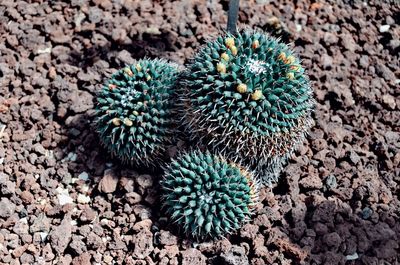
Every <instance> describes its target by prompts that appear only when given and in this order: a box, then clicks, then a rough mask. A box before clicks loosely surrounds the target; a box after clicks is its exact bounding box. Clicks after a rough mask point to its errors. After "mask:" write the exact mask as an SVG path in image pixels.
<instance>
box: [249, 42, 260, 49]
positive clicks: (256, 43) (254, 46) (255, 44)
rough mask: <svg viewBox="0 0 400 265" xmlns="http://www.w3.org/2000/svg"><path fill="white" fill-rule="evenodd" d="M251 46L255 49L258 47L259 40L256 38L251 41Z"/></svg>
mask: <svg viewBox="0 0 400 265" xmlns="http://www.w3.org/2000/svg"><path fill="white" fill-rule="evenodd" d="M251 47H252V48H253V49H254V50H255V49H257V48H258V47H260V42H259V41H258V40H255V41H253V43H252V44H251Z"/></svg>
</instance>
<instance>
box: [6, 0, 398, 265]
mask: <svg viewBox="0 0 400 265" xmlns="http://www.w3.org/2000/svg"><path fill="white" fill-rule="evenodd" d="M30 2H32V3H28V2H24V1H13V0H2V1H0V86H1V90H0V195H1V199H0V264H71V263H72V264H190V265H197V264H242V265H244V264H260V265H261V264H377V265H378V264H379V265H380V264H400V246H399V242H400V220H399V219H400V213H399V209H400V188H399V182H400V176H399V175H400V167H399V164H400V126H399V125H400V124H399V123H400V122H399V120H400V97H399V95H400V88H399V83H400V79H399V78H400V71H399V69H400V68H399V66H400V65H399V64H400V63H399V51H400V40H399V36H400V26H399V24H400V21H399V18H400V6H399V5H398V4H394V2H393V1H392V2H393V3H392V4H390V2H391V1H382V2H386V3H379V2H381V1H367V2H366V3H362V2H361V1H346V2H349V3H346V4H344V3H341V1H338V2H336V1H330V2H325V1H317V2H314V1H310V0H304V1H289V0H282V1H273V0H246V1H241V5H242V6H241V11H240V14H239V20H240V22H241V23H242V25H248V26H249V27H252V28H258V29H263V30H266V31H269V32H271V33H272V34H274V35H275V36H281V37H282V40H284V41H287V42H292V43H294V44H295V45H296V50H297V51H298V52H299V54H300V56H301V57H302V59H303V64H304V66H305V68H307V69H308V71H309V75H310V78H311V80H312V81H313V88H314V90H315V95H316V99H317V106H316V111H315V115H314V116H315V121H316V122H315V123H316V124H315V126H314V127H313V129H312V131H311V133H310V136H309V137H308V139H307V141H306V142H305V144H304V145H303V146H302V147H301V148H300V150H299V151H298V152H296V154H295V155H294V156H293V157H292V158H291V159H290V161H289V165H288V166H287V167H286V168H285V170H284V172H283V176H282V181H281V182H280V183H279V184H278V185H276V186H275V187H273V188H265V189H263V190H262V191H261V201H262V203H261V205H260V206H259V209H258V212H257V214H256V215H255V217H254V220H253V221H252V222H251V223H249V224H247V225H245V226H244V227H243V228H242V229H241V230H240V231H238V233H237V234H235V235H232V236H231V237H229V238H226V239H221V240H218V241H215V242H206V243H194V242H191V241H188V240H185V239H184V237H182V235H181V234H180V232H179V231H177V230H176V229H175V228H173V227H172V226H171V225H170V224H169V223H168V219H167V218H166V217H165V215H164V214H163V212H162V211H161V210H160V206H159V205H160V203H159V195H158V189H159V187H158V184H157V182H158V180H159V178H160V174H159V173H151V172H146V171H145V170H143V169H130V168H127V167H124V166H121V165H120V164H118V163H117V162H116V161H111V160H110V159H109V157H108V155H107V154H106V152H105V151H104V150H103V149H102V148H101V147H99V144H98V142H99V140H98V139H97V136H96V134H95V133H94V132H93V129H92V119H93V105H94V96H95V93H96V91H98V90H99V89H100V88H101V84H102V82H103V81H104V80H105V79H106V78H107V77H109V76H110V74H111V73H113V72H114V71H116V69H118V68H119V67H121V66H124V65H125V64H129V63H132V61H133V60H134V59H136V58H143V57H144V56H147V57H150V58H153V57H156V56H157V57H162V58H167V59H170V60H173V61H176V62H178V63H180V64H183V63H184V62H185V58H190V57H191V56H192V55H193V53H194V52H195V50H196V49H197V48H198V47H199V46H200V45H201V44H203V43H204V42H205V41H206V40H207V39H209V38H210V37H213V36H216V35H217V34H218V33H219V32H220V31H221V30H222V29H223V28H224V27H225V24H226V15H225V14H226V13H225V12H226V10H227V7H228V2H227V1H217V0H208V1H200V0H197V1H196V0H193V1H188V0H187V1H185V0H180V1H167V0H157V1H156V0H154V1H149V0H115V1H113V2H112V1H109V0H93V1H86V0H71V1H41V0H38V1H30ZM69 2H70V3H69ZM293 2H295V4H294V3H293ZM311 2H314V3H311ZM350 2H351V3H350ZM183 146H185V145H184V144H183V143H180V144H179V145H178V146H171V148H170V149H169V153H170V155H171V156H173V155H174V154H175V153H176V152H177V150H179V149H182V148H183Z"/></svg>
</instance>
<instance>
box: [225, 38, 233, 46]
mask: <svg viewBox="0 0 400 265" xmlns="http://www.w3.org/2000/svg"><path fill="white" fill-rule="evenodd" d="M225 45H226V47H228V48H230V47H232V46H235V39H234V38H226V39H225Z"/></svg>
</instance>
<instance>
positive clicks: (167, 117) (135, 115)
mask: <svg viewBox="0 0 400 265" xmlns="http://www.w3.org/2000/svg"><path fill="white" fill-rule="evenodd" d="M177 74H178V69H177V66H176V65H174V64H171V63H168V62H167V61H164V60H150V59H143V60H139V61H137V62H136V63H135V64H133V65H130V66H126V67H124V68H123V69H121V70H119V71H118V72H116V73H115V74H113V75H112V77H111V78H110V79H109V80H108V82H107V83H106V85H105V86H104V87H103V89H102V90H101V92H100V93H99V94H98V96H97V107H96V127H97V131H98V133H99V135H100V141H101V142H102V144H103V145H104V146H105V147H106V148H107V149H108V151H109V152H110V153H111V154H112V155H113V156H115V157H117V158H119V159H120V160H122V161H123V162H127V163H130V164H134V165H145V166H154V165H157V164H158V162H159V161H160V160H161V156H162V154H163V152H164V150H165V147H166V145H167V144H169V143H170V141H171V138H172V136H173V128H174V122H173V121H174V119H175V118H174V113H175V104H174V100H173V97H174V85H175V81H176V78H177Z"/></svg>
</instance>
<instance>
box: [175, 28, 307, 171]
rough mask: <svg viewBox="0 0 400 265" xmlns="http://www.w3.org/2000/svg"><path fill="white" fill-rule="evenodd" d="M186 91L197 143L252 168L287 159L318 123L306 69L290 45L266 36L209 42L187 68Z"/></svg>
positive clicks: (186, 110)
mask: <svg viewBox="0 0 400 265" xmlns="http://www.w3.org/2000/svg"><path fill="white" fill-rule="evenodd" d="M181 87H182V89H183V92H182V94H183V95H182V104H183V106H184V120H185V122H186V127H187V129H188V130H189V132H190V133H191V135H192V137H193V139H195V140H196V141H198V140H202V141H201V142H203V143H206V144H207V145H208V147H209V148H212V149H214V150H218V151H225V152H226V154H227V155H228V157H231V158H234V159H236V158H239V159H241V160H243V159H244V160H246V161H250V164H251V165H254V164H260V163H261V164H263V163H268V161H270V160H271V159H276V157H286V156H287V155H288V154H289V153H290V152H292V151H293V150H294V148H295V147H296V146H297V145H298V144H299V143H301V142H302V141H303V139H304V136H305V134H306V133H307V130H308V129H309V128H310V126H311V124H312V119H311V112H312V110H313V106H314V99H313V92H312V89H311V88H310V82H309V80H308V77H307V75H306V73H305V70H304V68H303V67H302V66H301V64H300V61H299V59H298V58H297V57H296V56H295V54H294V53H293V51H292V50H291V49H290V48H289V47H288V46H287V45H286V44H283V43H280V42H279V41H278V40H276V39H275V38H272V37H270V36H268V35H266V34H264V33H262V32H255V31H242V32H240V33H237V34H235V35H232V34H230V33H227V34H226V35H224V36H220V37H218V38H217V39H216V40H214V41H211V42H208V43H207V44H206V45H205V46H204V47H203V48H202V49H201V50H200V51H199V52H198V53H197V55H196V56H195V57H194V59H193V60H192V61H191V62H190V63H189V65H188V66H187V70H186V71H185V72H184V74H183V75H182V80H181Z"/></svg>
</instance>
